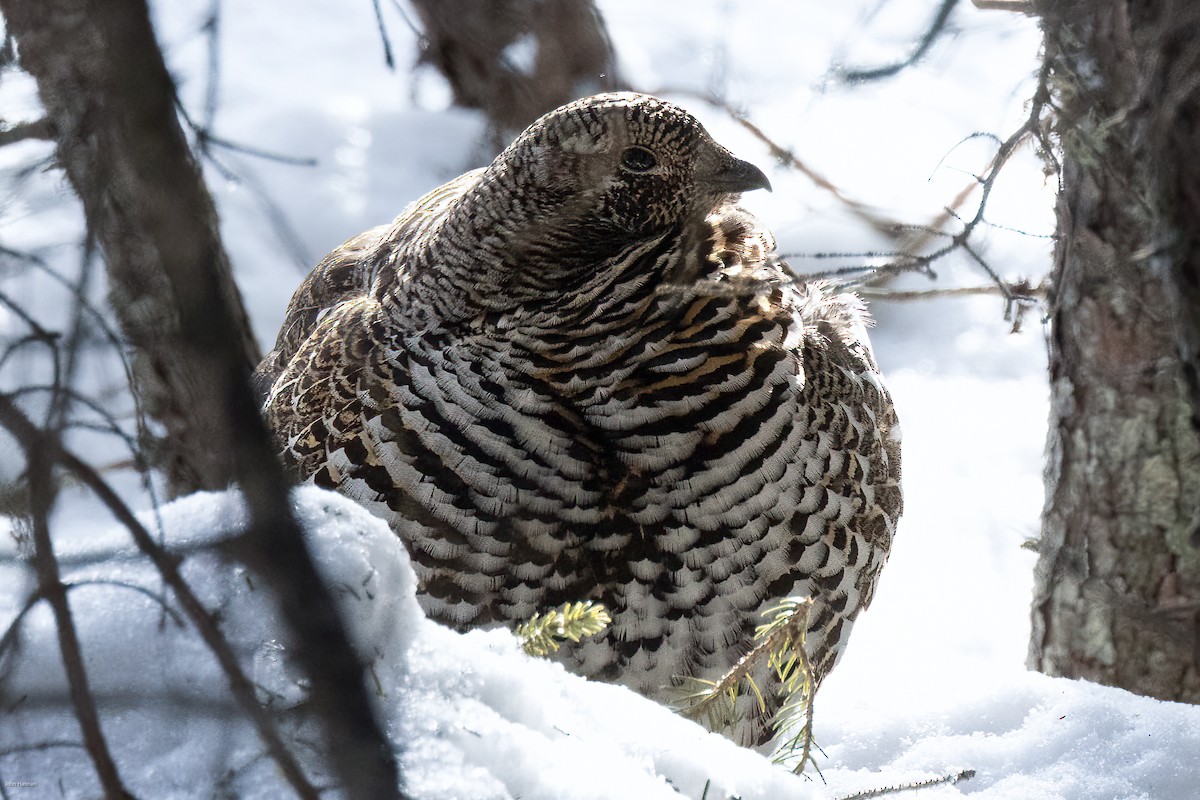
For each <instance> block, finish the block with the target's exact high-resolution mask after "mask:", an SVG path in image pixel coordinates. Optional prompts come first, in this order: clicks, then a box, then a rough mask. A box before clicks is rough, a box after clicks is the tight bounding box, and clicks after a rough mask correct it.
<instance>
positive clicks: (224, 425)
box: [0, 0, 402, 800]
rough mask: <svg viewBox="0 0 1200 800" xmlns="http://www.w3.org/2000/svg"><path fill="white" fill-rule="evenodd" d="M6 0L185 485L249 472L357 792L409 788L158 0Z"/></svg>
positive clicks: (301, 642) (247, 537) (262, 531)
mask: <svg viewBox="0 0 1200 800" xmlns="http://www.w3.org/2000/svg"><path fill="white" fill-rule="evenodd" d="M0 9H2V10H3V12H4V15H5V21H6V23H7V25H8V26H9V30H10V31H11V33H12V34H13V36H14V37H15V38H16V40H17V47H18V51H19V59H20V64H21V66H22V67H24V68H25V69H26V70H27V71H28V72H29V73H30V74H31V75H32V76H33V77H34V78H35V79H36V80H37V84H38V93H39V95H40V97H41V100H42V104H43V105H44V106H45V108H46V113H47V115H48V117H49V118H50V119H51V120H52V121H53V123H54V127H55V130H56V131H57V132H58V158H59V161H60V162H61V164H62V166H63V168H64V169H65V171H66V174H67V177H68V178H69V179H70V181H71V184H72V185H73V186H74V187H75V191H76V193H77V194H78V195H79V197H80V199H81V200H82V201H83V206H84V213H85V215H86V217H87V221H88V226H89V228H90V229H91V231H92V233H93V234H94V235H95V236H96V239H97V241H98V242H99V243H100V246H101V248H102V249H103V251H104V256H105V260H106V262H107V264H108V269H109V276H110V282H111V284H112V295H113V297H112V299H113V304H114V306H115V308H116V310H117V312H118V316H119V318H120V321H121V325H122V328H123V330H124V332H125V335H126V337H127V338H128V339H129V342H130V344H131V345H132V346H133V348H134V357H135V359H136V360H137V363H138V364H139V367H138V376H137V377H138V378H139V379H140V383H141V387H140V388H141V390H142V393H143V395H144V396H147V395H149V394H150V393H151V392H152V393H153V397H152V398H151V397H147V406H148V409H147V410H149V411H150V412H151V413H152V414H155V415H156V416H158V418H159V419H160V420H161V421H162V423H163V424H164V426H165V427H166V428H167V440H166V442H165V446H166V448H167V450H168V453H169V455H170V458H169V459H168V463H167V465H166V467H167V469H168V470H171V472H170V473H169V475H170V478H171V480H172V484H173V486H174V488H175V489H176V490H177V491H183V490H187V489H192V488H223V487H224V486H225V485H226V484H227V483H229V482H230V481H231V480H233V479H236V480H237V481H238V483H239V484H240V488H241V490H242V494H243V496H244V497H245V500H246V505H247V510H248V516H249V519H250V522H249V527H248V530H247V531H246V532H245V534H244V536H242V537H241V539H240V540H239V541H238V542H237V545H238V546H236V547H233V546H231V548H230V552H233V551H234V550H236V553H235V554H236V555H237V556H239V557H241V559H242V560H243V561H244V562H245V563H247V564H248V565H249V566H250V567H251V569H253V570H255V572H256V573H257V574H258V575H259V576H261V577H262V578H263V579H264V580H265V582H266V583H267V585H268V586H269V587H270V588H271V589H272V590H273V592H274V594H275V596H276V598H277V599H278V601H279V605H280V608H281V610H282V612H283V616H284V619H285V620H286V622H287V624H288V627H289V629H290V630H289V633H291V634H292V635H291V636H289V637H288V639H287V640H288V644H289V648H290V649H291V650H292V651H293V652H294V654H295V656H296V661H297V663H298V664H299V666H300V667H301V668H302V669H303V670H304V672H305V674H306V675H307V676H308V678H309V680H310V684H309V702H308V707H309V708H310V709H311V711H312V712H313V714H314V716H315V717H316V718H317V719H318V720H319V721H320V722H321V723H323V727H324V732H325V734H326V741H325V743H326V744H327V745H328V746H327V747H326V755H327V756H328V758H329V760H330V761H331V762H332V765H333V767H334V769H335V771H336V773H337V775H338V777H339V778H340V779H341V787H340V788H341V789H342V792H343V794H344V796H346V797H348V798H354V799H355V800H358V799H360V798H361V799H362V800H367V798H370V800H377V799H379V800H386V799H387V798H400V797H401V796H402V792H401V790H400V789H399V788H398V786H397V784H398V780H399V777H398V772H397V765H396V762H395V759H394V758H393V753H392V750H391V747H390V745H389V743H388V740H387V739H386V737H385V736H384V735H383V732H382V731H381V730H380V729H379V727H378V725H377V723H376V720H375V719H374V715H373V711H372V708H371V704H370V700H369V698H368V695H367V693H366V688H365V685H364V678H365V668H364V666H363V664H362V663H361V662H360V661H359V659H358V657H357V653H356V652H355V651H354V649H353V647H352V646H351V645H350V642H349V639H348V637H347V636H346V632H345V629H344V628H343V626H342V621H341V619H340V617H339V616H338V613H337V609H336V607H335V605H334V603H333V599H332V597H331V596H330V593H329V590H328V588H327V587H326V586H325V585H324V584H323V583H322V581H321V578H320V576H319V575H318V573H317V571H316V568H315V566H314V564H313V562H312V560H311V558H310V557H309V554H308V551H307V549H306V548H305V544H304V537H303V532H302V531H301V529H300V527H299V525H298V523H297V522H296V519H295V517H294V516H293V515H292V511H291V507H290V505H289V499H288V489H289V486H288V484H287V482H286V480H285V479H284V476H283V470H282V467H281V465H280V464H279V462H278V461H277V460H276V453H275V446H274V443H273V442H272V440H271V438H270V436H269V435H268V433H267V430H266V426H265V425H264V423H263V421H262V419H261V418H260V417H259V415H258V410H257V406H256V403H255V402H254V399H253V395H252V393H251V391H250V382H249V381H250V370H251V368H252V367H253V365H254V362H255V361H256V360H257V358H258V352H257V348H256V346H255V344H254V341H253V339H252V338H251V336H250V329H249V325H248V324H247V320H246V315H245V311H244V309H243V307H242V304H241V301H240V298H239V296H238V292H237V289H236V287H235V285H234V283H233V278H232V275H231V272H230V269H229V261H228V258H227V257H226V255H225V252H224V249H223V247H222V246H221V241H220V237H219V234H218V232H217V215H216V211H215V209H214V207H213V204H212V199H211V198H210V197H209V194H208V191H207V189H206V187H205V186H204V182H203V180H202V179H201V176H200V171H199V169H198V168H197V165H196V162H195V160H194V159H193V157H192V154H191V152H190V150H189V149H188V146H187V141H186V139H185V138H184V135H183V131H182V130H181V129H180V126H179V121H178V119H177V117H176V113H175V103H176V94H175V85H174V84H173V83H172V81H171V78H170V76H169V75H168V74H167V69H166V65H165V64H164V63H163V58H162V53H161V51H160V50H159V49H158V43H157V42H156V41H155V38H154V31H153V29H152V28H151V25H150V15H149V10H148V8H147V7H146V2H145V0H0Z"/></svg>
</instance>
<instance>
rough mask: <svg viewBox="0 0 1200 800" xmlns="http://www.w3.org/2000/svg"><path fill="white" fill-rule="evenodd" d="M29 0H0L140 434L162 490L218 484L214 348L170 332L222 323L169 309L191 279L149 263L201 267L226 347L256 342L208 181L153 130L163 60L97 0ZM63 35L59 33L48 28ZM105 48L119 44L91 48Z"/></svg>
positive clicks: (184, 295) (223, 458)
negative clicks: (146, 435)
mask: <svg viewBox="0 0 1200 800" xmlns="http://www.w3.org/2000/svg"><path fill="white" fill-rule="evenodd" d="M29 5H30V4H28V3H25V2H19V0H13V2H5V3H3V4H2V7H3V9H4V11H5V14H6V16H8V17H9V18H10V19H11V21H12V26H13V33H14V34H17V36H18V40H19V46H20V50H21V53H20V59H21V61H22V63H23V64H24V66H25V67H26V68H27V69H28V70H29V71H30V72H32V73H34V74H35V76H36V77H37V79H38V86H39V91H40V94H41V98H42V102H43V104H44V105H45V107H46V110H47V112H48V114H49V117H50V119H51V120H52V121H53V123H54V127H55V130H56V131H57V132H58V134H59V135H58V143H59V147H58V159H59V161H60V163H61V164H62V166H63V167H64V169H65V170H66V172H67V175H68V177H69V178H70V179H71V181H72V183H73V184H74V186H75V188H76V190H77V192H78V194H79V197H80V198H81V199H82V200H83V203H84V209H85V213H86V215H87V219H88V223H89V225H90V226H91V228H92V231H93V233H94V234H95V235H96V236H97V238H98V240H99V243H100V245H101V247H102V249H103V250H104V252H105V255H106V256H107V266H108V274H109V284H110V300H111V303H112V306H113V309H114V311H115V312H116V314H117V317H118V319H119V321H120V323H121V329H122V332H123V333H124V335H125V337H126V338H127V339H128V341H129V343H130V345H131V348H132V355H133V369H134V378H135V381H136V383H137V387H136V388H137V390H138V392H139V395H140V397H141V400H142V404H143V410H144V411H145V412H146V413H147V414H149V415H150V417H152V418H153V419H155V420H157V421H158V422H160V423H161V424H162V426H163V427H164V429H165V436H163V437H162V438H161V439H160V440H158V441H155V442H151V443H146V444H147V445H149V446H148V448H147V449H148V451H149V455H150V458H151V462H152V463H153V464H154V466H156V467H158V468H160V469H161V470H162V472H163V474H164V475H165V476H166V478H167V481H168V486H169V489H170V490H171V491H172V493H174V494H185V493H187V492H191V491H195V490H197V489H221V488H224V487H225V486H227V485H228V484H229V482H230V480H231V478H232V475H233V461H232V456H233V448H232V446H231V444H232V441H231V437H230V431H229V428H228V424H227V421H226V418H225V415H224V412H223V409H222V405H221V400H222V399H223V398H222V396H221V395H220V388H221V387H219V386H214V385H212V384H210V383H207V382H206V377H207V376H209V375H211V374H212V372H213V370H212V368H211V366H209V365H207V364H204V363H200V362H203V361H207V360H210V359H212V358H213V357H214V356H215V353H214V348H213V347H212V346H207V347H204V346H202V347H200V348H191V347H187V346H184V343H183V338H184V336H185V330H191V331H194V332H196V333H198V334H199V335H201V336H208V337H209V339H210V340H213V339H215V338H216V337H217V336H218V335H219V334H222V333H224V332H218V331H215V330H212V327H213V326H212V325H209V324H207V323H208V322H209V320H207V319H204V318H201V319H196V320H188V319H182V318H181V317H180V310H181V309H183V310H185V311H186V309H188V308H190V307H192V306H194V305H195V304H193V303H188V302H180V301H186V300H187V299H188V298H190V297H196V296H198V295H197V294H196V292H197V287H195V286H189V285H182V284H181V285H179V286H173V285H172V282H171V280H170V279H169V278H168V275H167V273H166V272H164V270H163V265H164V264H170V265H177V266H178V269H177V270H176V271H177V274H179V275H180V276H187V275H191V276H196V275H214V276H215V277H216V280H217V281H218V284H219V288H220V294H221V297H222V298H223V300H224V302H225V304H226V305H227V306H228V307H229V308H230V309H232V310H233V314H232V316H231V320H230V322H231V324H232V326H233V331H234V332H235V335H236V337H237V340H238V341H237V346H238V349H239V352H238V358H239V359H240V360H241V361H242V362H243V363H244V364H245V365H246V367H247V368H248V369H252V368H253V366H254V364H256V363H257V360H258V358H259V351H258V346H257V344H256V343H255V341H254V338H253V336H252V334H251V332H250V325H249V323H248V321H247V319H246V314H245V311H244V309H243V306H242V301H241V296H240V295H239V293H238V290H237V287H236V286H235V284H234V282H233V277H232V274H231V272H230V268H229V262H228V260H227V259H226V257H225V254H224V252H223V251H222V250H221V249H220V247H219V244H217V243H218V238H217V233H216V230H217V214H216V211H215V209H214V208H213V205H212V202H211V200H210V199H209V196H208V193H207V192H206V191H203V190H200V191H197V190H196V187H198V186H202V184H201V182H200V177H199V170H198V167H197V165H196V163H195V160H194V159H193V158H192V157H191V155H190V153H189V151H188V148H187V143H186V141H185V140H184V137H183V136H182V134H177V135H173V136H170V137H162V136H157V135H154V134H156V133H157V130H156V128H157V126H160V125H161V124H162V120H163V119H164V118H166V117H169V118H170V119H171V120H172V124H173V125H174V126H175V128H176V129H177V128H178V125H177V124H175V123H174V122H173V121H174V109H173V107H172V106H171V105H170V104H171V103H172V102H173V100H174V97H175V87H174V85H173V84H172V83H171V80H170V78H169V76H168V75H167V73H166V71H165V69H161V68H160V69H157V70H156V69H154V65H153V64H152V63H148V62H152V61H153V60H154V58H158V60H159V61H160V62H161V57H160V56H158V51H157V49H155V50H154V51H153V54H151V53H149V52H143V51H141V50H139V49H137V46H138V45H139V44H141V43H140V42H138V41H136V36H135V35H134V34H133V33H132V32H131V31H129V30H126V29H124V28H122V27H121V26H120V25H119V24H115V22H113V24H102V23H109V22H110V19H109V16H110V15H109V14H107V12H105V10H104V8H103V7H102V4H101V5H98V6H97V7H95V8H90V7H89V6H88V4H84V3H77V2H66V3H55V2H47V3H45V4H44V11H43V12H42V13H41V14H39V15H37V18H36V19H35V15H34V14H33V13H32V12H31V9H29V8H28V6H29ZM34 5H39V4H34ZM83 15H86V16H83ZM18 28H19V29H18ZM65 35H69V36H70V37H71V38H70V39H66V38H59V37H62V36H65ZM68 41H70V42H73V43H74V44H73V45H72V46H77V47H78V48H79V49H78V51H74V50H71V49H69V48H68V45H67V42H68ZM106 48H108V49H109V51H110V52H111V51H114V50H115V51H117V52H119V53H121V54H122V56H121V57H119V58H117V57H112V58H109V57H104V56H105V49H106ZM164 104H166V107H165V108H164V107H163V105H164ZM197 313H199V314H201V315H202V317H203V315H206V314H207V313H208V311H207V309H198V310H197ZM208 344H209V345H211V344H212V342H211V341H210V342H209V343H208Z"/></svg>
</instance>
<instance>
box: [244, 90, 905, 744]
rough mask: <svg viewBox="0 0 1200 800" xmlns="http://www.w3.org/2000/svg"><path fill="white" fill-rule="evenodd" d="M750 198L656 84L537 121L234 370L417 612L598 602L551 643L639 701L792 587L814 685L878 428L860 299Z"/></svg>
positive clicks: (517, 614)
mask: <svg viewBox="0 0 1200 800" xmlns="http://www.w3.org/2000/svg"><path fill="white" fill-rule="evenodd" d="M759 188H770V187H769V183H768V181H767V178H766V176H765V175H763V173H762V172H761V171H760V170H759V169H757V168H756V167H754V166H753V165H751V164H749V163H747V162H745V161H741V160H739V159H737V158H735V157H734V156H733V155H732V154H731V153H730V152H729V151H728V150H726V149H725V148H724V147H722V146H721V145H719V144H717V143H716V142H715V141H714V140H713V139H712V138H711V137H710V136H709V134H708V133H707V131H705V129H704V128H703V127H702V126H701V125H700V124H699V123H698V122H697V121H696V120H695V119H694V118H693V117H692V116H691V115H690V114H688V113H687V112H686V111H684V110H682V109H681V108H679V107H677V106H675V105H672V104H671V103H668V102H665V101H662V100H659V99H656V98H653V97H649V96H646V95H640V94H632V93H620V94H604V95H598V96H595V97H589V98H586V99H583V100H579V101H576V102H574V103H571V104H569V105H566V106H563V107H562V108H559V109H557V110H556V111H552V112H550V113H549V114H547V115H545V116H544V117H542V118H541V119H539V120H537V121H536V122H535V123H533V125H531V126H530V127H529V129H528V130H526V131H525V132H524V133H523V134H521V136H520V137H518V138H517V140H516V141H515V142H513V143H512V145H510V146H509V147H508V148H507V149H506V150H505V151H504V152H502V153H501V154H500V155H499V156H498V157H497V158H496V159H495V161H493V162H492V164H491V165H490V166H488V167H486V168H484V169H479V170H475V171H473V172H468V173H467V174H465V175H463V176H461V177H459V178H457V179H455V180H453V181H451V182H449V183H447V184H445V185H444V186H441V187H439V188H437V189H434V190H433V191H432V192H430V193H429V194H427V195H426V196H424V197H423V198H421V199H420V200H418V201H416V202H415V203H413V204H411V205H410V206H409V207H408V208H407V209H405V210H404V212H403V213H402V214H401V215H400V216H399V217H398V218H397V219H396V221H395V222H393V223H391V224H390V225H385V226H382V227H379V228H375V229H373V230H371V231H368V232H366V233H363V234H361V235H359V236H356V237H354V238H353V239H351V240H349V241H348V242H346V243H345V244H344V245H342V246H341V247H339V248H338V249H337V250H335V251H334V252H332V253H331V254H329V255H328V256H327V257H326V258H325V259H324V260H323V261H322V262H321V263H320V264H319V265H318V266H317V268H316V269H315V270H313V272H312V273H311V274H310V275H309V276H308V278H307V279H306V280H305V281H304V282H303V284H302V285H301V286H300V288H299V289H298V290H297V292H296V293H295V296H294V297H293V298H292V301H291V304H290V306H289V308H288V311H287V317H286V321H285V323H284V325H283V328H282V331H281V332H280V334H279V339H278V342H277V344H276V347H275V349H274V351H273V352H271V353H270V354H269V355H268V356H267V357H266V359H265V360H264V361H263V363H262V364H261V365H260V367H259V369H258V371H257V373H256V376H255V379H256V383H257V386H258V387H259V390H260V391H261V392H262V393H263V395H264V398H265V405H264V410H265V413H266V416H267V419H268V420H269V423H270V425H271V426H272V428H273V430H274V432H275V434H276V436H277V438H278V442H279V444H280V447H281V449H282V453H283V456H284V458H285V459H286V461H287V462H288V463H289V465H290V466H291V467H292V468H293V469H294V470H295V472H296V473H297V475H298V477H299V478H301V479H306V480H309V481H312V482H314V483H316V484H318V485H320V486H326V487H330V488H333V489H336V490H337V491H339V492H342V493H343V494H345V495H347V496H349V497H352V498H354V499H356V500H358V501H360V502H361V503H363V504H364V505H366V506H368V507H369V508H370V509H372V510H373V511H375V512H376V513H378V514H379V515H380V516H382V517H384V518H385V519H387V520H388V521H389V522H390V524H391V526H392V528H393V530H395V532H396V534H397V535H398V536H399V537H400V538H401V539H402V540H403V541H404V543H405V544H406V545H407V547H408V550H409V552H410V553H411V556H412V561H413V565H414V567H415V569H416V571H417V576H418V579H419V592H420V600H421V603H422V605H423V606H424V608H425V609H426V611H427V612H428V614H429V615H430V616H431V617H432V618H433V619H435V620H439V621H441V622H443V623H446V624H448V625H451V626H454V627H456V628H460V629H461V628H471V627H476V626H489V625H511V624H512V623H514V622H516V621H521V620H525V619H527V618H528V617H530V616H531V615H532V614H533V613H534V612H536V611H540V610H544V609H546V608H548V607H551V606H556V605H559V604H561V603H563V602H567V601H578V600H596V601H600V602H603V603H604V604H605V605H606V606H607V607H608V609H609V610H610V612H611V613H612V617H613V623H612V625H611V626H610V628H609V629H608V630H607V631H606V632H605V633H604V634H603V635H601V636H598V637H596V638H595V639H594V640H593V641H585V642H583V643H581V644H579V645H576V646H573V647H570V648H564V650H563V651H560V652H561V653H562V658H563V660H564V662H565V663H566V665H567V666H568V668H569V669H571V670H573V671H575V672H578V673H580V674H583V675H586V676H590V677H594V678H598V679H602V680H611V681H616V682H619V683H622V684H625V685H627V686H630V687H633V688H634V689H636V690H638V691H639V692H642V693H643V694H646V695H648V696H650V697H654V698H657V699H660V700H661V699H665V698H668V697H669V696H670V693H671V689H670V687H671V686H672V684H675V683H678V682H679V680H680V679H683V678H687V677H692V678H701V679H709V680H711V679H714V678H716V677H718V676H720V675H722V674H724V673H725V672H726V671H727V670H728V669H729V668H730V667H731V666H732V665H733V664H735V663H736V662H737V660H738V658H739V657H740V656H742V655H743V654H744V653H745V652H747V650H748V649H749V648H750V647H751V646H752V644H753V633H754V628H755V626H756V625H757V624H759V623H760V622H761V619H760V612H761V611H762V610H763V609H765V608H767V607H769V606H771V605H772V604H773V603H774V602H775V601H777V600H778V599H780V598H785V597H796V596H802V597H803V596H811V597H812V598H813V599H814V604H813V606H812V609H811V611H810V616H809V632H808V635H807V651H808V653H809V656H810V661H811V664H812V667H813V670H814V672H815V674H816V677H817V679H818V681H819V679H820V678H821V677H823V676H824V675H825V674H826V673H827V672H828V671H829V669H830V668H831V667H832V666H833V663H834V661H835V660H836V659H837V657H838V654H839V652H840V651H841V649H842V647H843V645H844V643H845V641H846V638H847V636H848V634H849V631H850V627H851V625H852V624H853V621H854V619H855V618H856V617H857V615H858V613H859V612H860V611H861V610H862V609H863V608H865V607H866V606H867V604H868V603H869V602H870V599H871V596H872V593H873V590H874V588H875V582H876V580H877V578H878V576H879V572H880V569H881V568H882V567H883V564H884V562H885V560H886V559H887V555H888V551H889V549H890V548H891V544H892V538H893V535H894V533H895V527H896V522H897V519H898V517H899V515H900V511H901V495H900V451H899V445H900V431H899V427H898V425H897V422H896V415H895V411H894V409H893V407H892V402H891V399H890V397H889V395H888V392H887V390H886V389H885V388H884V386H883V384H882V382H881V379H880V375H879V372H878V369H877V367H876V365H875V361H874V358H873V356H872V352H871V347H870V344H869V342H868V340H867V334H866V325H867V318H866V314H865V312H864V310H863V308H862V306H861V304H860V302H859V301H858V300H857V299H856V298H855V297H854V296H853V295H850V294H841V293H837V292H836V291H834V290H832V289H831V288H830V287H828V286H824V285H822V284H819V283H808V284H803V283H797V282H796V281H795V280H794V279H792V278H790V277H789V273H788V272H787V271H786V269H785V268H784V267H782V266H781V264H780V262H779V261H778V259H776V258H775V257H774V256H773V255H772V251H773V248H774V240H773V238H772V236H771V234H770V233H769V232H768V231H767V230H765V229H764V228H763V227H762V226H761V225H760V224H759V223H758V222H757V221H756V220H755V219H754V218H753V217H751V216H750V215H749V214H748V213H746V212H745V211H743V210H742V209H741V208H739V207H738V206H737V205H736V203H737V200H738V197H739V193H741V192H744V191H749V190H752V189H759ZM731 735H732V736H733V737H734V738H735V739H738V740H740V741H743V742H745V743H753V742H758V741H762V740H764V739H765V738H766V737H767V735H768V731H767V729H766V728H765V727H764V721H763V719H753V720H746V721H743V722H742V723H739V725H738V726H736V727H735V729H734V730H733V731H732V733H731Z"/></svg>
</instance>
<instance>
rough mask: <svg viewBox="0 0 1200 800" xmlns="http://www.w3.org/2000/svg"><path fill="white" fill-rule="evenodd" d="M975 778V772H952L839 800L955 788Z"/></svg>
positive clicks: (850, 795) (967, 770)
mask: <svg viewBox="0 0 1200 800" xmlns="http://www.w3.org/2000/svg"><path fill="white" fill-rule="evenodd" d="M974 777H975V770H973V769H964V770H960V771H959V772H952V773H950V774H949V775H943V776H942V777H940V778H930V779H929V780H927V781H916V782H915V783H902V784H900V785H899V786H884V787H881V788H879V789H868V790H866V791H865V792H855V793H854V794H847V795H842V796H841V797H839V798H837V800H867V798H869V797H884V796H885V795H889V794H899V793H900V792H912V791H915V790H917V789H928V788H930V787H931V786H941V785H943V784H950V785H951V786H953V785H954V784H956V783H958V782H959V781H967V780H970V779H971V778H974Z"/></svg>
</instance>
